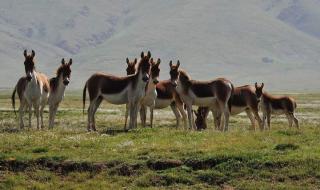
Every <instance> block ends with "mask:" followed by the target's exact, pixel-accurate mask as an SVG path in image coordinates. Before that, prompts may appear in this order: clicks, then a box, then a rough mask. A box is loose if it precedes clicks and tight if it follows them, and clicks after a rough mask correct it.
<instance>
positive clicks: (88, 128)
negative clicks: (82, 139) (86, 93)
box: [87, 100, 95, 131]
mask: <svg viewBox="0 0 320 190" xmlns="http://www.w3.org/2000/svg"><path fill="white" fill-rule="evenodd" d="M94 104H95V100H91V101H90V105H89V107H88V126H87V130H88V131H91V128H92V112H93V111H92V110H93V105H94Z"/></svg>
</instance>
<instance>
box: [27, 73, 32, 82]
mask: <svg viewBox="0 0 320 190" xmlns="http://www.w3.org/2000/svg"><path fill="white" fill-rule="evenodd" d="M31 79H32V75H31V74H30V73H28V74H27V81H31Z"/></svg>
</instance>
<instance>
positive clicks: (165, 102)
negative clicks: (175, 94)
mask: <svg viewBox="0 0 320 190" xmlns="http://www.w3.org/2000/svg"><path fill="white" fill-rule="evenodd" d="M171 103H172V100H171V99H158V98H157V99H156V105H155V108H156V109H163V108H166V107H168V106H170V104H171Z"/></svg>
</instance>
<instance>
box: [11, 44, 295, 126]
mask: <svg viewBox="0 0 320 190" xmlns="http://www.w3.org/2000/svg"><path fill="white" fill-rule="evenodd" d="M23 55H24V57H25V61H24V67H25V73H26V75H25V76H23V77H21V78H20V79H19V80H18V82H17V84H16V86H15V88H14V91H13V94H12V106H13V109H14V112H15V113H16V111H15V94H16V93H17V94H18V97H19V100H20V107H19V120H20V128H21V129H23V128H24V122H23V115H24V112H25V111H26V110H28V111H29V128H30V127H31V117H32V113H33V112H32V107H33V109H34V113H35V115H36V118H37V129H39V127H40V124H41V128H43V127H44V124H43V110H44V108H45V106H46V105H47V104H48V105H49V128H53V125H54V119H55V115H56V113H57V109H58V106H59V104H60V103H61V101H62V99H63V97H64V92H65V89H66V86H67V85H68V84H69V81H70V75H71V65H72V59H70V60H69V61H68V62H66V61H65V60H64V59H62V60H61V65H60V66H59V68H58V69H57V73H56V77H54V78H51V79H48V77H47V76H46V75H44V74H43V73H40V72H37V71H36V69H35V62H34V57H35V52H34V51H33V50H32V52H31V54H28V53H27V50H25V51H24V53H23ZM126 62H127V69H126V71H127V76H115V75H110V74H103V73H95V74H93V75H92V76H91V77H90V78H89V79H88V80H87V81H86V83H85V86H84V89H83V109H84V108H85V101H86V94H87V91H88V95H89V100H90V105H89V108H88V124H87V130H88V131H91V130H93V131H96V124H95V113H96V111H97V109H98V108H99V106H100V104H101V102H102V100H106V101H107V102H109V103H111V104H118V105H119V104H126V113H125V124H124V129H125V130H127V125H128V127H129V129H134V128H136V127H137V116H138V112H140V117H141V124H142V125H143V126H144V127H145V126H146V115H147V114H146V113H147V108H148V107H149V109H150V125H151V127H152V126H153V110H154V109H163V108H166V107H169V106H170V108H171V109H172V111H173V113H174V115H175V117H176V127H179V126H180V120H181V119H183V122H184V128H185V129H186V128H188V127H189V129H195V130H196V129H205V128H206V127H207V124H206V118H207V116H208V113H209V112H210V111H211V112H212V115H213V118H214V126H215V129H217V130H221V131H227V130H228V124H229V116H230V115H236V114H239V113H241V112H246V114H247V116H248V117H249V119H250V121H251V124H252V128H253V129H255V123H256V121H257V122H258V126H259V128H260V130H264V129H266V128H269V129H270V119H271V114H284V115H285V116H286V117H287V119H288V123H289V127H292V125H293V123H294V124H295V126H296V127H297V128H299V123H298V119H297V118H296V117H295V109H296V107H297V104H296V102H295V100H294V99H293V98H292V97H288V96H273V95H271V94H269V93H267V92H265V91H263V87H264V84H263V83H262V84H261V85H259V84H257V83H255V85H254V86H253V85H245V86H240V87H234V86H233V84H232V83H231V82H230V81H229V80H227V79H225V78H217V79H214V80H208V81H198V80H193V79H191V77H190V76H189V74H188V73H187V72H186V71H185V70H183V69H180V61H177V63H176V64H173V63H172V61H170V63H169V66H170V79H169V80H162V81H159V80H158V78H159V74H160V68H159V66H160V63H161V60H160V59H157V60H156V59H153V58H152V57H151V53H150V51H149V52H148V53H147V54H145V53H144V52H142V53H141V55H140V59H139V60H138V59H134V60H133V61H130V60H129V59H128V58H127V59H126ZM193 105H195V106H199V107H198V110H197V111H193V110H192V106H193ZM259 110H260V111H261V112H262V119H261V117H260V116H259ZM194 114H195V116H196V118H195V119H194ZM128 116H129V124H127V119H128ZM266 121H267V125H266ZM40 122H41V123H40Z"/></svg>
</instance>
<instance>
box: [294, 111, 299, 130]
mask: <svg viewBox="0 0 320 190" xmlns="http://www.w3.org/2000/svg"><path fill="white" fill-rule="evenodd" d="M292 117H293V121H294V124H295V126H296V127H297V128H298V129H299V128H300V127H299V120H298V119H297V117H296V116H295V114H294V113H293V114H292Z"/></svg>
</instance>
